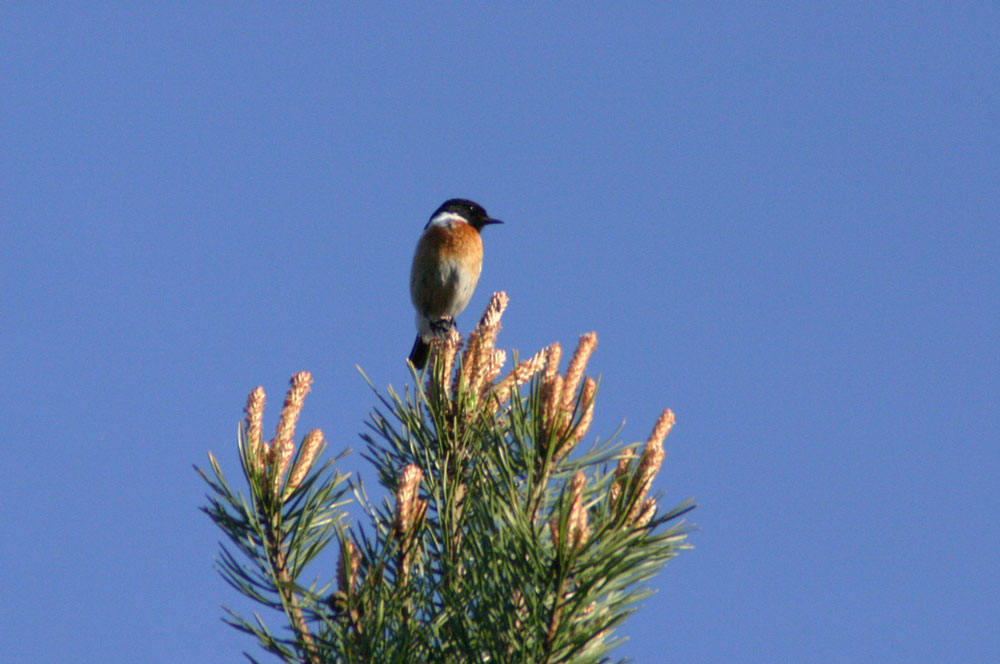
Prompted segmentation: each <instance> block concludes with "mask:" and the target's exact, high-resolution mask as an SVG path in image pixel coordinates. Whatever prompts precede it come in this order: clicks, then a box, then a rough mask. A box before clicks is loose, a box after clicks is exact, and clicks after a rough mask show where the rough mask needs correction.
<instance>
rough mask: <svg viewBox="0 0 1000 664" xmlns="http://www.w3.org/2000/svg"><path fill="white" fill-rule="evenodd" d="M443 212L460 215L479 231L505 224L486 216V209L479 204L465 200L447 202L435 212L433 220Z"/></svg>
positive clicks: (457, 199) (454, 199)
mask: <svg viewBox="0 0 1000 664" xmlns="http://www.w3.org/2000/svg"><path fill="white" fill-rule="evenodd" d="M442 212H451V213H452V214H457V215H459V216H460V217H462V219H465V221H466V222H468V224H469V225H470V226H472V227H473V228H475V229H476V230H477V231H478V230H479V229H481V228H482V227H483V226H486V225H487V224H502V223H503V222H502V221H500V220H499V219H492V218H491V217H490V215H488V214H486V209H485V208H484V207H483V206H482V205H480V204H479V203H474V202H472V201H469V200H466V199H464V198H452V199H449V200H447V201H445V202H444V203H442V204H441V207H439V208H438V209H437V210H435V211H434V214H432V215H431V219H434V218H435V217H437V216H438V215H439V214H441V213H442Z"/></svg>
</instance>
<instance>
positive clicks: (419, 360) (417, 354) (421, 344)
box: [410, 334, 431, 371]
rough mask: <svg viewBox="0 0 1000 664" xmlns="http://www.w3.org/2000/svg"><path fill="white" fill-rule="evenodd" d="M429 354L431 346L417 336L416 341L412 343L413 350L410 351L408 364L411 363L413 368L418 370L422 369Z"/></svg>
mask: <svg viewBox="0 0 1000 664" xmlns="http://www.w3.org/2000/svg"><path fill="white" fill-rule="evenodd" d="M430 352H431V345H430V344H429V343H427V342H426V341H424V340H423V338H421V336H420V335H419V334H418V335H417V340H416V341H414V342H413V350H411V351H410V362H412V363H413V368H414V369H417V370H418V371H419V370H420V369H423V368H424V365H425V364H427V355H428V354H429V353H430Z"/></svg>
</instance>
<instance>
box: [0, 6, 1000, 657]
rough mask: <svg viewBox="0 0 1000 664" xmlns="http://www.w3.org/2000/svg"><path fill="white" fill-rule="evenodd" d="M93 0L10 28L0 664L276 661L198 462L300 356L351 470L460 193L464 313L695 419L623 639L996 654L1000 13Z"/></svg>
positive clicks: (668, 652)
mask: <svg viewBox="0 0 1000 664" xmlns="http://www.w3.org/2000/svg"><path fill="white" fill-rule="evenodd" d="M92 4H93V3H68V4H67V3H30V2H24V3H12V2H9V3H4V5H3V7H2V9H0V29H2V32H0V76H2V85H0V88H2V92H0V95H2V117H0V149H2V153H0V158H2V162H0V250H2V256H0V279H2V281H0V290H2V293H0V295H2V297H0V316H2V320H0V342H2V343H0V363H2V364H0V371H2V374H0V375H2V380H0V389H2V390H3V392H2V395H0V416H2V432H3V437H4V444H3V447H4V462H3V468H4V479H3V481H2V484H0V486H2V488H0V495H2V497H3V504H4V509H3V510H2V511H0V598H2V604H3V611H2V612H0V642H2V643H3V644H4V645H3V651H4V652H3V654H2V655H0V659H3V661H5V662H6V661H10V662H101V663H102V664H106V663H117V662H140V661H141V662H222V661H240V659H241V655H240V652H241V651H242V650H243V649H250V650H253V649H254V647H255V646H254V645H253V644H252V643H251V642H250V641H249V639H247V638H246V637H244V636H243V635H240V634H238V633H236V632H235V631H233V630H231V629H230V628H228V627H226V626H225V625H223V624H222V622H221V621H220V615H221V610H220V608H219V605H220V604H223V603H225V604H230V605H235V606H243V605H242V604H241V603H240V602H239V600H238V599H237V597H236V596H235V593H234V591H232V590H231V589H230V588H229V587H228V586H226V585H225V584H224V583H223V582H222V580H221V579H220V578H219V577H217V576H216V574H215V572H214V571H213V568H212V559H213V556H214V554H215V552H216V550H217V540H218V537H219V534H218V533H217V532H216V531H215V530H214V527H213V526H212V525H211V524H210V522H209V521H208V519H207V518H206V517H205V516H204V515H202V514H201V513H199V512H198V509H197V508H198V507H199V505H201V504H202V503H203V495H204V487H203V486H202V485H201V483H200V480H199V479H198V478H197V477H196V476H195V473H194V472H193V471H192V468H191V465H192V464H193V463H198V464H204V462H205V459H206V456H205V455H206V452H207V451H208V450H213V451H214V452H215V453H216V454H217V455H218V456H219V457H220V459H221V460H222V462H223V464H224V466H225V468H226V469H227V470H228V471H229V473H230V474H231V476H233V477H235V475H236V473H237V465H236V459H235V432H236V423H237V421H238V419H239V417H240V414H241V413H240V409H241V407H242V405H243V403H244V400H245V397H246V394H247V393H248V392H249V391H250V390H251V389H252V388H253V387H254V386H256V385H258V384H261V385H263V386H264V388H265V389H266V390H267V392H268V395H269V401H270V408H269V410H268V411H267V415H266V417H267V419H266V425H267V427H268V428H269V429H270V428H271V427H273V426H274V424H275V421H276V417H277V407H278V404H279V403H280V400H281V396H282V394H283V392H284V390H285V387H286V381H287V379H288V377H289V376H290V375H291V374H292V373H293V372H295V371H298V370H302V369H308V370H310V371H312V372H313V374H314V376H315V386H314V390H313V393H312V394H311V395H310V396H309V398H308V399H307V402H306V410H305V412H304V415H303V421H302V427H304V428H312V427H322V428H323V429H324V430H325V431H326V432H327V435H328V438H330V439H331V451H333V452H335V451H337V450H340V449H342V448H344V447H348V446H351V447H355V448H357V447H358V446H359V445H358V444H359V441H358V438H357V433H358V432H360V431H361V430H362V428H363V421H364V418H365V416H366V413H367V412H368V410H369V409H370V408H371V407H372V405H373V398H372V395H371V393H370V392H369V390H368V389H367V388H366V387H365V385H364V384H363V382H362V380H361V378H360V377H359V376H358V374H357V372H356V371H355V369H354V365H355V364H359V365H361V366H362V367H363V368H364V369H365V370H366V371H367V372H368V373H369V375H370V376H371V377H372V379H373V380H374V381H375V383H376V384H377V385H380V386H387V385H388V384H390V383H391V384H394V385H396V386H401V385H402V384H404V383H405V382H406V380H407V373H406V371H405V369H404V365H403V360H404V357H405V355H406V353H407V352H408V351H409V348H410V344H411V342H412V340H413V322H412V313H411V307H410V303H409V298H408V293H407V279H408V270H409V262H410V258H411V255H412V253H411V252H412V250H413V246H414V243H415V241H416V238H417V236H418V234H419V232H420V229H421V227H422V225H423V224H424V222H425V221H426V219H427V217H428V216H429V214H430V213H431V212H432V211H433V210H434V208H435V207H436V206H438V205H439V204H440V203H441V202H442V201H443V200H444V199H445V198H448V197H451V196H463V197H470V198H473V199H475V200H477V201H479V202H481V203H483V204H484V205H485V206H486V208H487V209H488V210H489V211H490V212H491V213H492V214H494V215H495V216H497V217H500V218H502V219H504V220H506V221H507V224H506V225H505V226H501V227H490V228H489V229H487V231H486V232H485V233H484V237H485V244H486V264H485V269H484V272H483V277H482V280H481V281H480V286H479V290H478V292H477V293H476V296H475V297H474V298H473V301H472V304H471V306H470V309H469V311H468V312H466V314H465V315H464V316H463V317H461V318H460V321H459V322H460V326H461V327H462V328H463V329H468V326H469V325H470V324H471V322H472V321H473V320H474V319H475V318H476V316H478V313H479V311H481V309H482V307H483V305H484V304H485V302H486V300H487V298H488V296H489V293H490V292H491V291H494V290H500V289H503V290H506V291H507V293H508V294H509V295H510V297H511V305H510V309H509V311H508V313H507V315H506V316H505V319H504V323H505V329H504V331H503V333H502V335H501V340H500V343H501V345H502V346H505V347H507V348H511V349H519V350H520V351H521V352H522V353H527V352H534V351H535V350H537V349H538V348H539V347H541V346H542V345H544V344H547V343H549V342H551V341H554V340H560V341H562V342H563V344H564V345H566V346H572V345H573V344H574V343H575V340H576V337H577V335H578V334H580V333H583V332H586V331H589V330H595V331H597V333H598V335H599V339H600V344H599V347H598V350H597V353H596V355H595V356H594V359H593V360H592V362H591V369H592V371H593V372H594V373H596V374H600V375H601V376H602V387H601V392H600V395H599V400H598V411H597V418H596V421H595V423H594V427H593V429H592V432H593V433H594V434H601V435H603V436H606V435H608V434H610V433H611V432H612V431H614V429H615V428H616V427H617V425H618V424H619V422H620V421H621V419H622V418H625V419H626V420H627V421H626V424H625V429H624V434H623V435H624V438H625V439H626V440H639V439H643V438H645V436H646V435H647V433H648V431H649V429H650V427H651V426H652V424H653V422H654V420H655V418H656V416H657V414H658V413H659V411H660V410H661V409H662V408H664V407H668V406H669V407H671V408H673V409H674V410H675V411H676V413H677V417H678V424H677V426H676V428H675V430H674V432H673V433H672V434H671V435H670V437H669V438H668V440H667V453H668V457H667V462H666V465H665V469H664V472H663V473H662V474H661V476H660V478H659V481H658V488H659V489H662V490H666V491H667V492H668V493H667V499H668V500H670V501H673V502H679V501H681V500H683V499H684V498H687V497H689V496H694V497H695V498H696V499H697V501H698V503H699V505H700V506H699V508H698V509H697V510H696V511H695V512H694V513H693V514H692V515H691V520H692V521H694V522H696V523H697V524H698V525H699V526H700V528H701V530H700V531H699V532H698V533H696V534H695V535H694V536H693V538H692V541H693V543H694V545H695V546H696V548H695V550H693V551H691V552H688V553H685V554H684V555H682V556H681V557H679V558H677V559H675V560H674V561H672V562H671V563H670V564H669V565H668V566H667V568H666V569H665V570H664V572H663V573H662V575H660V576H659V577H658V578H657V580H656V584H655V585H656V587H657V588H658V591H659V592H658V594H656V595H655V596H654V597H653V598H651V599H650V600H648V601H647V602H646V603H645V605H644V607H643V609H642V610H641V611H640V612H639V613H638V614H637V615H636V616H634V618H633V619H632V620H631V621H630V622H628V623H627V624H626V626H625V627H624V630H623V631H624V633H626V634H627V635H628V636H630V639H631V640H630V641H629V642H628V644H627V645H625V646H624V647H622V648H621V649H620V651H619V654H620V655H622V656H631V657H634V658H635V659H636V661H637V662H651V663H659V662H781V661H786V662H875V661H877V662H932V661H933V662H988V661H992V662H996V661H1000V629H998V625H1000V576H998V569H1000V567H998V565H997V545H998V543H1000V527H998V517H997V515H998V513H1000V500H998V495H1000V492H998V488H1000V486H998V484H1000V481H998V480H1000V436H998V430H1000V418H998V403H1000V390H998V376H1000V360H998V355H1000V307H998V297H997V292H998V288H1000V278H998V277H1000V269H998V263H1000V221H998V213H997V211H998V209H1000V195H998V192H1000V140H998V136H1000V132H998V116H1000V113H998V110H1000V74H998V71H1000V67H998V63H1000V46H998V44H1000V41H998V33H1000V5H998V4H997V3H996V2H982V3H951V2H948V3H944V2H942V3H935V4H927V3H877V4H873V3H867V2H865V3H835V6H824V5H826V3H801V2H794V3H787V4H784V3H782V4H779V3H766V6H750V5H749V4H748V3H690V4H670V5H667V4H666V3H663V4H661V5H659V6H656V7H654V6H651V5H650V4H646V3H642V4H630V3H616V5H615V6H614V7H612V6H610V5H585V4H573V5H562V6H556V5H554V4H549V3H546V4H544V5H540V6H537V7H529V6H527V5H516V6H515V5H513V4H507V5H505V6H502V7H500V6H497V7H489V6H487V5H486V4H485V3H483V4H465V3H462V4H452V5H447V4H435V5H434V8H433V9H431V8H429V6H428V5H424V4H394V5H385V6H382V7H381V8H379V9H370V8H368V7H364V6H362V4H348V3H337V4H320V3H310V4H308V5H304V4H301V5H300V4H289V3H280V4H279V3H273V4H261V3H231V4H223V3H207V4H203V3H187V4H184V5H178V4H176V3H128V4H122V5H118V4H115V3H101V4H100V6H98V7H92V6H90V5H92ZM346 468H348V469H359V468H360V469H361V470H362V474H363V475H364V476H366V477H367V478H368V479H369V480H372V479H373V478H372V474H371V473H370V472H367V471H366V470H365V467H364V464H363V461H362V460H361V458H360V455H359V454H357V453H355V454H354V455H353V456H352V457H351V458H350V460H349V461H348V462H347V465H346ZM365 472H367V475H365ZM269 618H270V619H271V621H272V624H277V623H278V620H277V618H278V617H277V616H269Z"/></svg>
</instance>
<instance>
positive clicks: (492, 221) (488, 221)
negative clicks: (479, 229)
mask: <svg viewBox="0 0 1000 664" xmlns="http://www.w3.org/2000/svg"><path fill="white" fill-rule="evenodd" d="M502 223H503V222H502V221H500V220H499V219H487V220H486V221H484V222H483V225H484V226H485V225H486V224H502Z"/></svg>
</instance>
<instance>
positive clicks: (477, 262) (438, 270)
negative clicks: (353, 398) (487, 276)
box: [410, 223, 483, 319]
mask: <svg viewBox="0 0 1000 664" xmlns="http://www.w3.org/2000/svg"><path fill="white" fill-rule="evenodd" d="M482 264H483V241H482V240H481V239H480V237H479V233H478V232H477V231H476V229H474V228H472V227H471V226H469V225H468V224H463V223H456V224H453V225H452V226H451V227H445V226H431V227H430V228H428V229H427V230H426V231H425V232H424V234H423V236H421V238H420V242H418V243H417V251H416V254H415V255H414V257H413V268H412V270H411V272H410V297H411V299H412V300H413V306H415V307H416V308H417V310H418V311H420V312H423V313H425V314H426V315H427V316H428V317H429V318H431V319H436V318H441V317H444V316H457V315H458V314H459V313H461V311H462V310H463V309H465V306H466V305H467V304H468V303H469V299H470V298H471V297H472V292H473V290H475V288H476V282H478V281H479V272H480V270H481V269H482Z"/></svg>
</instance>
